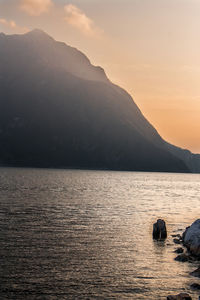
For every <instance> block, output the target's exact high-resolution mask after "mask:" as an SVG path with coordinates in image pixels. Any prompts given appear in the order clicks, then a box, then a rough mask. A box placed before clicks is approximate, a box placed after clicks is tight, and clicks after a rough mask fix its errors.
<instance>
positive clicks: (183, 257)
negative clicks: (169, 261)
mask: <svg viewBox="0 0 200 300" xmlns="http://www.w3.org/2000/svg"><path fill="white" fill-rule="evenodd" d="M189 259H190V257H189V256H188V255H186V254H185V253H183V254H180V255H178V256H177V257H175V260H176V261H181V262H185V261H189Z"/></svg>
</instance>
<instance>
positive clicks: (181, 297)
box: [167, 293, 192, 300]
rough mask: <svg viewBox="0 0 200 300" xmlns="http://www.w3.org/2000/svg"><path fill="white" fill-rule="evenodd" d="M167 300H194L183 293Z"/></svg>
mask: <svg viewBox="0 0 200 300" xmlns="http://www.w3.org/2000/svg"><path fill="white" fill-rule="evenodd" d="M167 300H192V298H191V297H190V295H188V294H186V293H181V294H178V295H173V296H168V297H167Z"/></svg>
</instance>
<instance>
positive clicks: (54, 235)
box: [0, 168, 200, 300]
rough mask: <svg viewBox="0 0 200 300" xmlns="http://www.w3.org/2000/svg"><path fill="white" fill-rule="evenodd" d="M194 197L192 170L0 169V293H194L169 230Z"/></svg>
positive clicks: (194, 205) (194, 214)
mask: <svg viewBox="0 0 200 300" xmlns="http://www.w3.org/2000/svg"><path fill="white" fill-rule="evenodd" d="M199 200H200V175H188V174H187V175H185V174H162V173H131V172H101V171H99V172H97V171H71V170H68V171H66V170H33V169H26V170H25V169H4V168H2V169H0V299H20V300H21V299H28V300H32V299H42V300H44V299H53V300H54V299H59V300H60V299H149V300H151V299H152V300H153V299H154V300H155V299H165V298H166V296H167V295H168V294H171V293H172V294H173V293H179V292H183V291H186V292H188V291H189V293H190V294H191V295H193V296H194V299H197V298H198V297H197V295H198V293H195V292H192V291H191V290H190V289H189V286H190V284H191V283H193V282H198V279H195V278H192V277H190V276H189V272H190V271H192V270H193V269H194V268H196V267H197V266H196V264H195V263H194V264H191V263H180V262H176V261H174V257H175V254H174V253H173V250H174V249H175V248H176V246H175V245H174V244H173V242H172V239H173V238H172V237H171V234H174V233H177V232H180V230H181V229H184V228H185V227H186V226H188V225H189V224H190V223H191V222H192V221H193V220H195V219H196V218H199V217H200V211H199ZM158 217H163V218H164V219H165V220H166V221H167V226H168V231H169V236H168V239H167V240H166V242H165V243H162V242H154V241H152V236H151V230H152V223H153V222H154V221H155V220H156V219H157V218H158ZM199 283H200V282H199Z"/></svg>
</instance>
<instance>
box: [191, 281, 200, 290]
mask: <svg viewBox="0 0 200 300" xmlns="http://www.w3.org/2000/svg"><path fill="white" fill-rule="evenodd" d="M190 287H191V288H192V289H194V290H200V284H198V283H192V284H191V285H190Z"/></svg>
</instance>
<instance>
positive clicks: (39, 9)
mask: <svg viewBox="0 0 200 300" xmlns="http://www.w3.org/2000/svg"><path fill="white" fill-rule="evenodd" d="M52 6H53V2H52V0H21V3H20V8H21V9H22V10H23V11H24V12H26V13H27V14H29V15H31V16H39V15H41V14H43V13H46V12H48V10H49V9H50V8H51V7H52Z"/></svg>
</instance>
